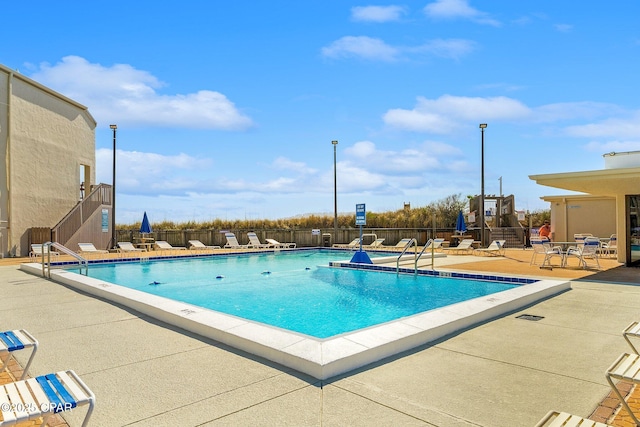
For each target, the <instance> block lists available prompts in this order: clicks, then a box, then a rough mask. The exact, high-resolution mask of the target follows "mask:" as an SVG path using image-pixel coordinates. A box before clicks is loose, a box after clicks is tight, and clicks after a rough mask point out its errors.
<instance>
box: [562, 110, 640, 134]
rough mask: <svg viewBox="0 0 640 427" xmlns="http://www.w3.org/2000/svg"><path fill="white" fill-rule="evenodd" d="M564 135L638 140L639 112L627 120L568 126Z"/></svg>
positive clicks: (639, 132)
mask: <svg viewBox="0 0 640 427" xmlns="http://www.w3.org/2000/svg"><path fill="white" fill-rule="evenodd" d="M565 131H566V133H567V134H568V135H570V136H576V137H587V138H597V137H603V138H619V139H635V138H640V111H636V112H634V113H633V114H631V115H630V117H627V118H611V119H606V120H602V121H600V122H598V123H590V124H586V125H576V126H569V127H567V128H566V130H565Z"/></svg>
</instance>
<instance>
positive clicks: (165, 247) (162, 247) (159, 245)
mask: <svg viewBox="0 0 640 427" xmlns="http://www.w3.org/2000/svg"><path fill="white" fill-rule="evenodd" d="M154 244H155V246H156V249H157V250H159V251H169V252H171V251H186V250H187V248H185V247H182V246H172V245H171V243H169V242H166V241H164V240H156V242H155V243H154Z"/></svg>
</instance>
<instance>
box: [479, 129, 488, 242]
mask: <svg viewBox="0 0 640 427" xmlns="http://www.w3.org/2000/svg"><path fill="white" fill-rule="evenodd" d="M486 127H487V124H486V123H481V124H480V132H481V134H482V136H481V138H482V146H481V149H480V151H481V162H480V163H481V166H480V170H481V172H480V174H481V175H480V186H481V191H480V246H481V247H484V129H485V128H486Z"/></svg>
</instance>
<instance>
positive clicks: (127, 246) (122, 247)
mask: <svg viewBox="0 0 640 427" xmlns="http://www.w3.org/2000/svg"><path fill="white" fill-rule="evenodd" d="M146 251H147V250H146V249H142V248H136V247H135V246H133V243H131V242H118V252H120V253H125V252H146Z"/></svg>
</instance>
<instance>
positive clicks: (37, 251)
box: [29, 243, 60, 261]
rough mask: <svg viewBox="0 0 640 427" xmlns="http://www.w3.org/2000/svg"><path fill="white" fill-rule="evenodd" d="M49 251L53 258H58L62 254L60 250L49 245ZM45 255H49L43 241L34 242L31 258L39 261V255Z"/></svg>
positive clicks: (30, 253)
mask: <svg viewBox="0 0 640 427" xmlns="http://www.w3.org/2000/svg"><path fill="white" fill-rule="evenodd" d="M48 253H49V254H51V257H52V258H53V259H58V257H59V256H60V252H55V251H52V250H51V247H49V252H48ZM44 256H47V249H46V248H45V247H44V245H43V244H41V243H32V244H31V252H29V258H31V260H32V261H37V260H38V258H39V257H44Z"/></svg>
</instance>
